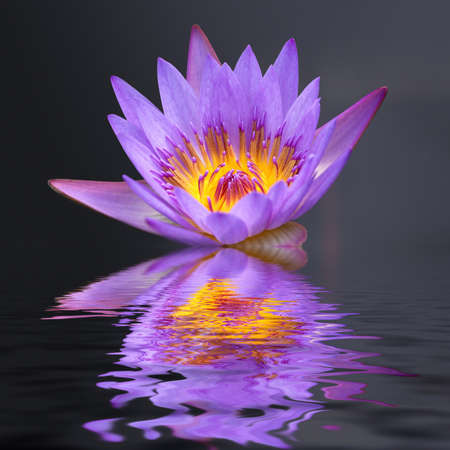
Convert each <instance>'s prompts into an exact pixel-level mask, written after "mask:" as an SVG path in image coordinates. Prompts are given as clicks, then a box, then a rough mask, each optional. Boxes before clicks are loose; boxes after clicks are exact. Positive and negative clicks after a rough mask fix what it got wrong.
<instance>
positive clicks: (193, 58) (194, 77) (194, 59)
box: [186, 25, 220, 93]
mask: <svg viewBox="0 0 450 450" xmlns="http://www.w3.org/2000/svg"><path fill="white" fill-rule="evenodd" d="M207 56H210V57H212V58H213V59H214V60H216V61H217V63H218V64H220V61H219V58H218V57H217V55H216V52H215V51H214V49H213V47H212V45H211V44H210V42H209V40H208V38H207V37H206V35H205V33H204V32H203V30H202V29H201V28H200V27H199V26H198V25H194V26H193V27H192V29H191V38H190V40H189V51H188V62H187V77H186V78H187V80H188V82H189V83H190V85H191V86H192V87H193V88H194V91H196V92H197V93H198V92H200V84H201V81H202V70H203V65H204V63H205V59H206V57H207Z"/></svg>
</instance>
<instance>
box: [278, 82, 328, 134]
mask: <svg viewBox="0 0 450 450" xmlns="http://www.w3.org/2000/svg"><path fill="white" fill-rule="evenodd" d="M319 86H320V78H316V79H314V80H313V81H311V83H309V84H308V86H306V87H305V89H303V91H302V93H301V94H300V95H299V96H298V97H297V99H296V100H295V102H294V103H293V104H292V106H291V107H290V108H289V111H288V112H287V114H286V120H285V122H286V124H285V126H284V130H283V136H284V137H285V138H286V139H289V138H292V137H294V136H297V133H298V131H299V125H300V124H301V123H302V121H303V119H304V117H305V115H306V114H307V113H308V111H310V109H311V107H312V106H313V104H314V103H315V102H316V101H317V99H318V97H319Z"/></svg>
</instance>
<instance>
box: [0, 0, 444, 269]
mask: <svg viewBox="0 0 450 450" xmlns="http://www.w3.org/2000/svg"><path fill="white" fill-rule="evenodd" d="M5 4H6V5H7V8H6V14H5V16H6V24H5V27H3V30H4V32H5V37H6V39H4V40H3V41H4V42H5V43H6V44H7V46H6V50H7V51H6V61H5V59H4V60H3V62H4V64H3V71H2V72H3V75H6V81H5V82H4V83H3V92H2V99H3V100H4V101H3V108H2V109H3V111H4V112H5V113H6V114H5V119H4V121H3V124H4V128H3V133H2V134H3V138H4V139H3V164H2V167H3V171H2V174H3V176H2V178H3V180H4V181H5V190H4V195H3V211H4V213H5V217H4V220H3V221H2V222H3V223H2V226H3V227H5V228H6V229H5V230H4V236H7V239H5V245H6V249H7V252H8V255H9V257H8V266H9V267H8V268H7V269H8V278H10V277H11V276H15V275H14V274H15V273H16V270H17V266H18V265H19V266H22V267H23V264H25V265H27V269H29V267H28V264H30V265H31V266H33V267H34V268H35V270H36V265H39V266H40V267H39V268H40V269H42V268H43V266H42V265H40V264H39V262H44V265H45V264H48V263H49V260H51V258H50V257H52V258H57V259H58V267H57V268H52V271H53V270H61V271H67V270H70V268H71V267H72V265H73V263H74V261H82V260H83V264H84V265H88V266H89V267H92V270H93V271H94V272H93V274H94V273H96V269H95V267H96V266H98V265H101V266H102V267H103V266H104V267H105V270H106V272H108V271H109V269H110V268H111V269H112V268H113V267H115V265H116V263H115V262H113V261H116V260H118V258H117V256H118V255H120V261H121V263H120V265H121V264H127V263H128V262H130V263H132V262H134V261H136V260H139V259H142V258H144V259H145V258H146V257H147V256H148V255H149V254H150V253H151V254H153V253H154V252H157V253H161V252H164V251H165V250H166V249H169V248H170V249H172V248H176V247H178V244H173V243H169V242H168V241H166V240H164V239H162V238H154V237H153V236H151V235H145V234H143V233H142V232H140V231H137V230H134V229H132V228H130V227H128V226H126V225H123V224H121V223H116V222H114V221H112V220H110V219H108V218H105V217H102V216H100V215H97V214H96V213H93V212H92V211H90V210H87V209H84V208H82V207H80V206H78V205H77V204H74V203H71V202H70V201H68V200H67V199H65V198H62V197H59V196H58V195H56V194H55V193H54V192H52V191H51V190H50V189H49V188H48V186H47V185H46V182H47V179H49V178H84V179H97V180H120V179H121V175H122V174H123V173H127V174H130V175H134V173H135V172H134V168H133V167H132V166H131V164H130V163H129V161H128V159H127V157H126V155H125V154H124V152H123V151H122V149H121V147H120V145H119V143H118V142H117V141H116V138H115V136H114V135H113V133H112V131H111V130H110V128H109V125H108V124H107V121H106V114H107V113H110V112H115V113H120V110H119V107H118V105H117V103H116V100H115V98H114V94H113V92H112V89H111V87H110V84H109V77H110V75H111V74H116V75H119V76H121V77H123V78H125V79H126V80H127V81H129V82H130V83H131V84H132V85H133V86H135V87H136V88H137V89H139V90H140V91H141V92H143V93H144V94H145V95H146V96H148V97H149V98H150V99H151V100H152V101H153V102H155V103H156V104H157V105H159V95H158V89H157V83H156V58H157V57H158V56H163V57H164V58H165V59H167V60H169V61H171V62H172V63H173V64H175V66H177V67H178V68H179V69H180V70H182V71H184V70H185V67H186V55H187V44H188V37H189V31H190V27H191V25H192V24H193V23H198V24H200V25H201V26H202V27H203V28H204V30H205V32H206V33H207V35H208V36H209V38H210V40H211V42H212V44H213V45H214V46H215V48H216V50H217V53H218V55H219V57H220V58H221V59H222V60H225V61H228V62H229V63H231V64H232V65H234V63H235V62H236V60H237V58H238V56H239V54H240V52H241V51H242V50H243V49H244V47H245V46H246V45H247V44H248V43H251V44H252V46H253V49H254V51H255V52H256V54H257V55H258V57H259V59H260V62H261V65H262V67H263V69H265V68H266V67H267V66H268V65H269V64H270V63H271V62H272V61H273V60H274V58H275V57H276V55H277V54H278V52H279V50H280V48H281V46H282V45H283V43H284V42H285V41H286V40H287V39H288V38H290V37H291V36H293V37H295V38H296V41H297V45H298V47H299V51H300V85H301V87H304V86H305V85H306V84H307V83H308V82H309V81H310V80H311V79H313V78H314V77H316V76H318V75H320V76H321V96H322V114H321V117H322V119H321V122H322V123H323V122H325V121H327V120H328V119H330V118H331V117H333V116H334V115H336V114H338V113H339V112H341V111H342V110H344V109H345V108H347V107H348V106H349V105H351V104H352V103H354V102H355V101H357V100H358V99H359V98H360V97H362V96H363V95H365V94H366V93H368V92H370V91H372V90H373V89H376V88H377V87H379V86H382V85H387V86H388V87H389V89H390V92H389V94H388V96H387V98H386V100H385V103H384V105H383V106H382V108H381V110H380V111H379V113H378V115H377V117H376V118H375V120H374V122H373V123H372V124H371V126H370V127H369V129H368V131H367V132H366V133H365V135H364V136H363V138H362V139H361V141H360V143H359V144H358V146H357V148H356V151H355V152H354V154H353V155H352V158H351V159H350V161H349V163H348V165H347V167H346V168H345V170H344V171H343V174H342V176H341V177H340V178H339V180H338V181H337V183H336V184H335V185H334V186H333V188H332V189H331V190H330V192H329V193H328V194H327V195H326V196H325V197H324V199H323V200H322V201H321V202H320V203H319V205H318V206H317V207H316V208H314V209H313V210H312V211H311V212H310V213H308V214H307V215H306V216H305V217H304V218H302V220H301V222H302V223H303V224H305V226H306V227H307V228H308V230H309V231H310V239H311V242H312V241H313V240H314V241H315V240H317V241H319V242H323V234H322V233H323V230H322V228H321V227H324V226H326V225H325V224H326V223H328V225H327V226H328V228H330V227H331V226H333V228H334V231H333V232H334V233H337V234H338V235H339V237H340V239H339V242H340V244H339V249H340V252H341V253H343V254H347V255H348V254H351V255H352V256H351V258H352V259H354V258H358V259H366V258H368V256H369V252H368V251H367V249H368V247H369V246H370V249H371V250H370V251H371V252H373V251H376V252H384V251H385V250H386V248H387V247H395V248H396V249H398V252H396V254H397V255H399V254H402V255H405V256H406V254H408V258H409V257H410V256H411V257H415V252H416V248H417V247H418V246H419V247H423V246H424V245H426V246H427V247H428V248H429V249H430V252H431V249H432V251H433V252H438V253H442V252H446V253H448V250H449V246H450V240H449V215H450V212H449V208H448V199H447V195H448V192H449V187H450V180H449V176H448V169H449V161H450V149H449V136H450V131H449V126H448V124H449V112H448V104H449V99H450V82H449V81H450V58H449V50H448V45H449V37H450V32H449V27H448V14H449V13H450V4H449V3H448V2H446V1H431V2H426V4H425V3H424V2H412V1H395V2H387V1H386V2H383V1H381V2H380V1H378V2H359V1H341V2H334V1H318V2H303V1H283V2H276V1H258V2H256V1H246V2H241V1H226V2H219V1H212V2H211V1H188V2H183V1H172V0H168V1H158V2H156V1H155V2H152V1H130V2H120V1H63V2H60V1H10V2H6V3H3V5H5ZM5 101H6V104H5ZM5 137H6V139H5ZM5 178H6V180H5ZM331 222H332V223H333V225H331ZM94 249H95V251H94ZM86 253H89V258H87V259H86V258H85V256H86ZM25 255H26V257H25ZM373 256H374V255H373V254H371V255H370V257H371V258H372V257H373ZM430 256H431V254H430ZM346 257H348V256H346ZM42 258H43V259H42ZM66 258H69V260H67V259H66ZM105 260H106V261H112V263H111V264H112V265H111V266H110V265H109V263H105ZM367 263H369V262H367ZM387 263H389V261H387ZM102 270H103V269H102ZM43 276H47V274H45V275H44V274H43Z"/></svg>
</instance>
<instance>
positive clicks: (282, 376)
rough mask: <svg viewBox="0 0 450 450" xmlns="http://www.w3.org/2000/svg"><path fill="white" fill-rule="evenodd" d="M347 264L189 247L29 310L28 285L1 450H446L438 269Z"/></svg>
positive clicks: (21, 300) (16, 310) (444, 336)
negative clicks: (5, 449)
mask: <svg viewBox="0 0 450 450" xmlns="http://www.w3.org/2000/svg"><path fill="white" fill-rule="evenodd" d="M311 245H312V244H311ZM316 245H317V244H316ZM323 249H325V250H326V251H325V253H323V257H322V258H321V257H320V256H319V254H320V250H323ZM357 254H358V253H357V252H354V253H353V255H357ZM392 254H393V253H392ZM401 254H402V253H401V252H398V251H396V252H395V255H401ZM333 255H334V256H333ZM337 255H339V254H337V253H336V248H334V247H333V248H330V247H329V246H325V247H323V246H318V245H317V246H316V251H315V252H313V253H312V254H310V255H309V259H310V261H309V262H307V256H306V254H305V253H301V252H300V253H297V254H295V255H294V256H292V255H288V256H287V257H284V256H286V255H283V254H281V255H278V258H277V259H275V260H273V261H268V258H267V257H264V258H262V259H261V258H258V257H257V255H255V254H253V256H249V255H248V254H245V253H243V252H240V251H237V250H234V249H224V250H220V251H211V250H208V249H187V250H182V251H178V252H175V253H171V254H170V255H164V256H160V257H158V258H152V259H151V260H148V261H145V262H142V263H140V264H137V265H132V266H130V267H129V268H126V269H123V270H119V271H115V272H114V273H112V274H111V275H107V276H103V277H100V278H97V279H96V280H95V281H93V282H91V283H87V284H85V285H84V287H77V288H75V286H73V287H72V288H70V289H69V291H70V292H66V293H65V294H63V295H59V296H58V298H57V299H56V300H54V299H51V298H48V299H45V301H43V302H42V303H41V305H40V307H36V308H34V309H33V308H31V309H30V307H29V304H30V303H29V299H28V298H25V297H23V296H22V295H21V294H20V287H19V289H18V294H17V297H16V298H11V301H10V302H8V303H7V304H6V305H5V308H4V314H3V316H2V319H3V320H2V329H3V331H4V332H5V333H6V336H9V338H8V339H5V340H3V344H2V347H3V348H2V349H3V352H2V353H3V356H4V365H3V372H4V375H5V377H4V380H5V381H6V386H7V390H6V394H7V395H6V400H5V403H4V404H5V405H7V408H5V409H4V410H3V412H2V421H1V422H2V435H3V436H4V439H5V441H6V442H7V443H8V448H68V449H72V448H74V449H92V448H99V449H101V448H117V449H121V448H126V449H141V448H210V449H214V448H217V449H221V448H240V447H241V446H242V445H247V446H249V447H251V448H264V447H267V446H272V447H276V448H305V449H326V448H329V449H331V448H332V449H340V448H342V449H344V448H345V449H353V448H354V449H399V448H408V449H411V448H414V449H424V448H427V449H431V448H432V449H446V448H448V442H449V437H450V436H449V431H448V421H449V417H450V407H449V406H448V394H449V385H450V384H449V381H450V380H449V378H450V377H449V375H448V374H449V366H450V364H449V360H448V354H449V353H448V352H449V338H448V332H447V329H448V312H449V306H448V303H447V302H446V300H447V298H446V296H445V292H448V290H447V289H448V281H447V277H446V275H445V265H444V264H443V262H445V256H441V260H439V254H438V255H437V256H436V255H435V256H436V258H435V260H434V263H435V264H424V261H423V259H421V260H417V261H414V262H412V261H410V263H409V265H408V266H407V268H406V269H407V270H406V269H405V267H403V269H404V270H403V271H402V277H404V279H403V278H400V274H399V273H397V277H390V271H391V269H390V265H389V264H395V263H397V262H398V261H395V260H392V259H391V261H390V262H389V264H388V263H386V264H384V265H382V264H380V262H381V261H380V260H378V259H377V257H376V254H373V255H372V256H373V258H372V260H371V263H370V264H368V265H365V266H364V267H361V264H353V265H351V266H350V267H352V269H353V270H352V273H351V275H350V276H349V275H348V272H346V271H343V274H342V273H341V274H339V272H338V270H337V266H336V264H334V263H333V257H334V258H335V257H336V256H337ZM266 256H267V255H266ZM393 257H394V256H393ZM314 258H315V260H314ZM311 259H313V260H312V261H311ZM341 261H343V262H345V257H344V256H343V255H341ZM436 262H441V264H436ZM346 264H347V266H346V267H349V263H348V262H347V263H346ZM371 268H377V270H375V271H374V270H371ZM78 270H81V269H78ZM412 275H415V276H412ZM418 275H421V277H419V276H418ZM66 279H67V277H66ZM66 279H65V281H66ZM430 279H432V280H433V283H432V284H430V283H429V280H430ZM327 283H328V286H327V285H326V284H327ZM36 284H37V285H38V286H39V282H38V281H36ZM54 285H57V286H58V285H59V282H58V281H57V280H56V279H54V280H53V286H54ZM349 285H350V286H351V288H349V287H348V286H349ZM371 286H376V289H370V287H371ZM74 288H75V289H74ZM53 289H54V287H53ZM60 289H62V287H60ZM39 290H41V291H42V287H41V288H39V289H37V291H36V293H38V292H39ZM28 292H29V291H28ZM27 306H28V312H27V313H25V312H26V311H27V310H26V308H27Z"/></svg>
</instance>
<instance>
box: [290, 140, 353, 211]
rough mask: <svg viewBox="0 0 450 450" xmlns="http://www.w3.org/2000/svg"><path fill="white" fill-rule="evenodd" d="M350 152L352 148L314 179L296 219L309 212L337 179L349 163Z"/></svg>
mask: <svg viewBox="0 0 450 450" xmlns="http://www.w3.org/2000/svg"><path fill="white" fill-rule="evenodd" d="M350 154H351V149H348V150H347V151H346V152H343V153H341V154H340V155H339V156H338V158H337V159H336V160H335V161H334V163H333V164H331V165H330V166H328V168H327V169H326V170H325V171H324V172H322V173H321V174H320V175H319V176H318V177H317V178H315V179H314V181H313V183H312V185H311V186H310V188H309V190H308V192H307V193H306V195H305V197H304V198H303V201H302V203H301V205H300V208H299V209H298V210H297V211H296V212H295V214H294V215H293V218H294V219H297V218H298V217H300V216H301V215H303V214H305V213H306V212H308V211H309V210H310V209H311V208H312V207H313V206H314V205H315V204H316V203H317V202H318V201H319V200H320V198H321V197H322V196H323V195H324V194H325V192H326V191H327V190H328V188H329V187H330V186H331V185H332V184H333V183H334V182H335V181H336V178H337V177H338V175H339V173H340V172H341V170H342V169H343V167H344V166H345V164H346V163H347V160H348V158H349V156H350Z"/></svg>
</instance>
